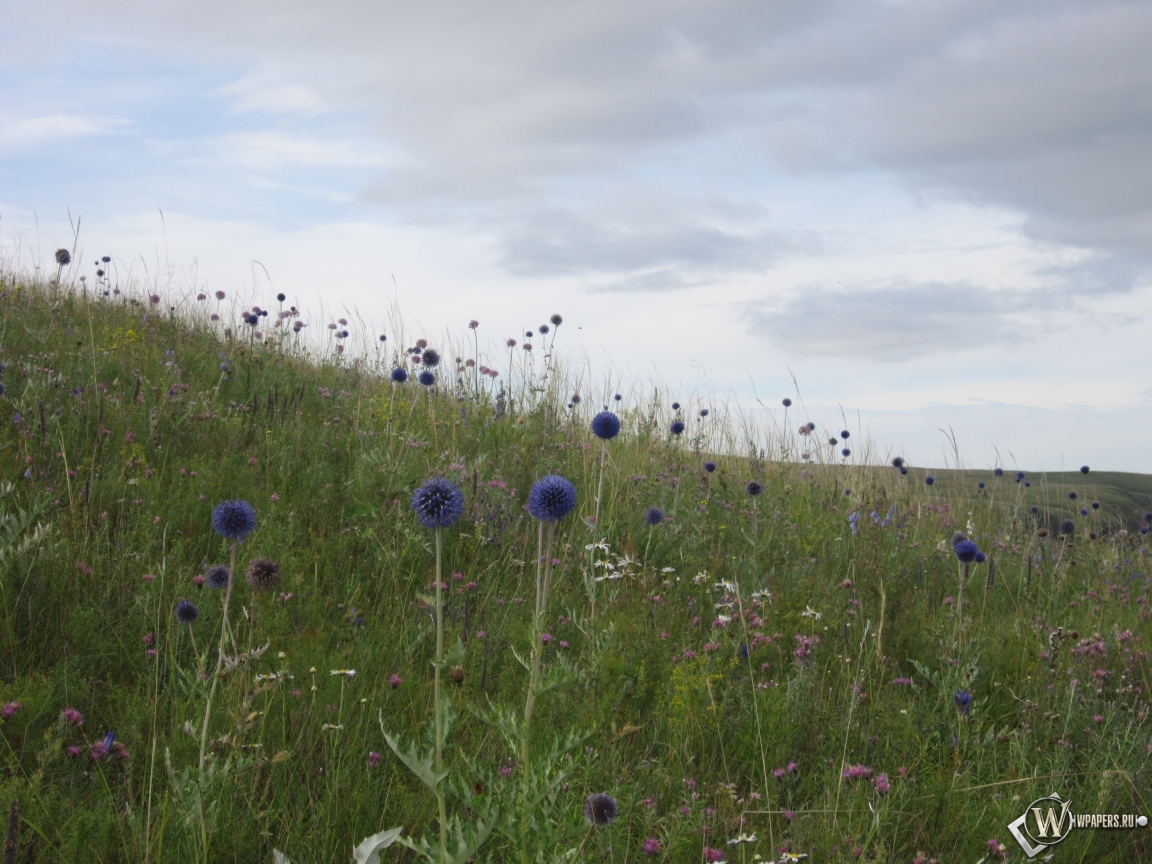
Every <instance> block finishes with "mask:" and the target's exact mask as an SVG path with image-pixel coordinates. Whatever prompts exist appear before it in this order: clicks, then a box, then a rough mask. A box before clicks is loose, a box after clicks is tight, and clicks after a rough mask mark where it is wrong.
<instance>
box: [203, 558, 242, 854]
mask: <svg viewBox="0 0 1152 864" xmlns="http://www.w3.org/2000/svg"><path fill="white" fill-rule="evenodd" d="M237 545H239V544H238V542H237V541H236V540H233V541H232V558H231V561H230V563H229V564H228V585H227V586H226V587H225V588H224V606H223V611H222V612H221V618H223V619H224V620H223V622H222V623H221V624H220V644H219V645H218V646H217V652H216V670H215V671H214V672H213V673H212V686H211V687H210V688H209V690H208V702H207V704H206V705H205V706H204V722H203V723H201V724H200V761H199V763H198V768H197V781H198V782H197V790H198V792H197V797H198V807H199V810H200V814H199V815H200V845H201V849H202V851H203V852H204V860H205V861H207V860H208V824H207V822H206V821H205V819H204V786H203V778H204V755H205V753H206V751H207V749H208V723H209V721H210V720H211V719H212V700H213V699H214V698H215V696H216V687H217V685H218V684H219V683H220V672H221V670H222V669H223V668H224V646H225V644H226V640H227V637H228V601H229V600H230V599H231V598H232V582H233V581H234V580H235V575H234V574H235V572H236V547H237Z"/></svg>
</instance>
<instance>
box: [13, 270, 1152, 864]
mask: <svg viewBox="0 0 1152 864" xmlns="http://www.w3.org/2000/svg"><path fill="white" fill-rule="evenodd" d="M59 272H60V273H63V272H64V271H63V267H61V268H60V271H59ZM253 304H255V306H256V308H255V309H254V308H253ZM257 310H258V311H257ZM546 311H547V312H551V311H553V310H546ZM481 312H482V310H478V311H477V312H476V313H475V314H477V315H478V317H482V316H481ZM539 317H540V325H539V326H537V325H534V326H533V327H532V330H531V333H530V335H526V334H528V331H523V332H520V333H516V334H511V335H512V336H514V337H515V338H514V339H510V340H509V341H510V342H515V344H514V345H510V344H507V343H505V342H504V341H503V339H504V334H500V337H501V341H500V342H499V343H497V344H499V345H501V346H503V347H500V348H498V349H494V350H492V351H491V353H490V354H489V353H488V352H487V350H485V351H482V350H481V345H482V340H481V334H483V333H484V328H483V324H482V323H478V322H468V321H461V322H459V330H458V333H457V334H456V335H455V336H453V337H452V338H448V337H444V338H432V337H431V336H428V337H427V338H425V334H408V333H405V332H404V331H403V328H402V326H401V324H400V322H399V319H396V320H395V321H394V323H393V326H392V327H391V329H389V330H388V331H387V332H383V333H378V332H372V331H370V330H369V329H368V328H367V327H366V325H364V324H363V322H360V321H354V322H353V323H351V324H350V323H348V320H347V319H339V320H338V319H336V318H333V319H332V320H328V319H319V320H306V319H304V318H303V317H302V316H299V315H298V313H296V312H295V310H293V309H291V308H290V307H289V306H288V305H286V301H285V299H284V298H283V297H280V298H279V299H278V298H277V297H276V296H274V295H272V294H269V296H265V297H255V298H250V299H248V300H246V301H245V302H244V303H243V304H241V303H240V302H238V301H237V299H236V298H232V297H227V296H225V297H220V298H218V297H217V296H213V295H204V294H201V295H197V294H196V293H194V292H193V293H186V294H181V295H175V294H173V295H169V294H167V293H165V294H164V296H161V295H160V294H159V293H156V294H151V293H150V291H148V290H147V289H141V288H139V287H133V286H129V285H119V284H116V283H114V281H113V280H112V279H111V277H109V276H107V275H104V274H102V275H101V276H100V277H99V278H98V280H97V281H95V282H94V283H93V284H87V285H86V284H82V283H80V282H78V281H76V282H69V281H67V280H65V281H64V282H62V283H57V282H53V281H49V280H45V279H40V280H35V279H32V278H29V277H27V276H25V275H21V274H18V273H13V272H8V273H6V274H5V275H3V277H2V278H0V363H2V364H3V371H2V373H0V383H2V384H3V395H2V396H0V476H2V482H3V486H2V487H0V520H2V521H0V603H2V606H0V646H2V647H0V705H2V706H3V707H2V709H0V763H2V765H3V771H2V773H0V808H2V812H3V814H4V819H5V825H6V827H7V834H6V845H5V847H4V856H5V857H4V859H3V860H4V861H5V862H57V861H70V862H157V864H159V862H185V861H187V862H196V861H212V862H217V861H221V862H222V861H235V862H273V861H277V862H280V861H291V862H293V864H312V862H324V864H328V862H336V861H349V860H357V861H373V860H375V861H380V862H389V861H415V860H428V861H437V862H438V861H458V862H460V864H464V862H467V861H475V862H487V861H491V862H520V864H537V862H569V861H570V862H577V861H618V862H642V861H653V862H716V861H727V862H732V864H735V862H739V864H746V862H753V861H764V862H768V861H794V860H805V859H806V860H808V861H812V862H826V861H836V862H855V861H862V862H881V861H883V862H914V861H915V862H920V864H927V862H930V861H935V862H960V861H964V862H978V861H984V862H993V861H1023V860H1025V858H1024V855H1023V853H1022V852H1021V850H1020V848H1019V847H1018V846H1017V844H1016V843H1015V841H1014V840H1013V839H1012V838H1011V837H1010V836H1009V834H1008V830H1007V827H1006V826H1007V825H1008V823H1010V822H1011V821H1012V820H1014V819H1016V818H1017V817H1018V816H1020V815H1021V814H1022V813H1024V810H1025V808H1026V807H1027V806H1028V804H1029V803H1030V802H1032V801H1033V800H1034V799H1037V798H1040V797H1043V796H1047V795H1049V794H1052V793H1054V792H1055V793H1059V794H1060V795H1061V796H1062V797H1063V798H1065V799H1071V801H1072V809H1073V811H1075V812H1079V813H1121V814H1130V813H1131V814H1135V813H1144V814H1148V813H1149V812H1150V811H1152V806H1150V804H1149V802H1148V800H1147V799H1145V797H1144V789H1145V788H1147V787H1148V785H1149V782H1150V781H1149V772H1148V768H1149V764H1150V754H1152V734H1150V733H1152V729H1150V725H1149V710H1150V706H1149V702H1148V698H1147V697H1148V694H1147V692H1146V691H1147V690H1148V689H1149V686H1150V685H1149V680H1148V673H1149V656H1148V642H1149V638H1150V633H1152V631H1150V628H1149V623H1148V619H1149V610H1148V585H1149V580H1148V561H1147V560H1146V550H1147V549H1148V533H1147V532H1148V525H1149V521H1152V513H1148V515H1145V514H1146V513H1147V511H1150V510H1152V478H1148V477H1142V476H1138V475H1120V474H1115V475H1103V476H1100V475H1097V474H1096V473H1095V472H1092V471H1091V470H1087V471H1085V472H1083V473H1082V472H1079V471H1071V472H1068V473H1064V474H1059V475H1052V474H1049V475H1042V474H1030V473H1028V472H1020V471H1018V470H1017V468H1016V467H1015V466H1002V470H992V468H989V469H987V470H981V471H975V470H968V469H963V470H962V469H961V468H959V467H957V466H953V469H952V470H929V469H926V468H924V467H921V466H910V465H907V464H905V465H903V467H901V466H900V465H898V464H892V463H893V457H897V462H898V461H899V459H898V454H890V453H883V454H880V453H879V452H877V451H875V450H874V449H873V448H872V447H870V446H867V445H861V446H859V447H858V445H857V442H858V441H859V440H860V439H861V438H862V437H863V436H862V435H861V433H860V430H858V429H854V430H850V429H848V428H847V427H846V426H845V425H844V424H843V423H842V422H841V421H840V418H838V417H827V416H825V417H817V416H812V417H810V416H809V415H808V414H807V413H805V412H804V411H803V409H802V404H801V399H800V397H799V395H798V394H795V393H793V394H780V398H781V400H783V399H784V398H786V397H787V398H788V399H789V402H790V403H793V402H794V403H795V404H790V405H789V407H787V408H785V406H784V405H783V404H782V403H781V404H780V406H779V407H776V406H773V407H772V410H771V411H762V412H760V413H759V414H756V413H752V412H750V411H742V410H740V409H739V408H738V406H733V405H728V404H719V403H717V402H716V400H715V398H714V397H712V396H711V395H710V394H707V393H680V394H677V393H668V392H665V391H664V390H662V389H661V388H659V387H651V386H648V385H646V384H636V385H627V386H625V385H621V384H619V383H613V382H612V381H609V380H604V381H600V382H598V381H589V380H586V379H584V378H582V377H581V373H578V372H576V371H575V370H576V369H577V367H575V366H574V365H571V364H569V363H567V362H566V361H565V360H564V359H563V358H564V345H565V333H566V330H565V327H567V326H571V325H570V324H566V323H565V322H564V321H563V319H562V318H561V317H560V316H559V315H555V316H551V317H549V315H548V314H542V315H540V316H539ZM526 343H527V345H530V346H531V347H530V348H527V347H526ZM483 344H490V343H489V342H488V340H487V338H486V337H485V339H484V340H483ZM422 376H423V377H422ZM401 379H403V380H401ZM606 414H607V415H608V417H607V419H606V417H605V415H606ZM845 451H847V452H846V454H845ZM993 467H995V466H993ZM1085 468H1086V469H1087V468H1088V466H1085ZM558 478H561V479H558ZM929 480H931V481H932V482H931V483H929V482H928V481H929ZM1073 495H1075V497H1072V496H1073ZM958 533H961V534H963V535H964V536H963V537H960V536H957V534H958ZM977 552H978V554H977ZM394 829H398V830H394ZM0 830H2V829H0ZM1150 831H1152V829H1149V828H1144V829H1130V830H1129V829H1125V830H1119V829H1115V830H1106V829H1100V830H1092V829H1077V830H1074V831H1073V832H1072V833H1071V835H1070V836H1069V837H1068V838H1067V839H1066V840H1064V841H1063V842H1062V843H1061V844H1060V845H1059V846H1056V847H1053V848H1052V849H1050V850H1049V854H1051V855H1052V856H1053V857H1052V859H1051V860H1054V861H1057V862H1061V861H1066V862H1079V861H1092V862H1122V861H1141V860H1152V836H1150V834H1149V832H1150ZM366 838H367V839H366ZM362 841H363V842H362ZM354 848H355V849H357V850H358V851H357V853H356V857H355V858H354V857H353V850H354ZM1036 860H1041V859H1039V858H1038V859H1036Z"/></svg>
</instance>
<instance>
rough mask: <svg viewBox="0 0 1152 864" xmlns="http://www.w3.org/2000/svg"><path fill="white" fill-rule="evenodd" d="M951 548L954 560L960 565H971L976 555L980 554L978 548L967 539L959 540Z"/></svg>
mask: <svg viewBox="0 0 1152 864" xmlns="http://www.w3.org/2000/svg"><path fill="white" fill-rule="evenodd" d="M952 548H953V550H954V551H955V552H956V560H957V561H959V562H960V563H961V564H971V563H972V562H973V561H975V560H976V555H977V554H978V553H979V552H980V547H979V546H977V545H976V544H975V543H974V542H972V541H971V540H968V539H964V540H961V541H960V542H959V543H956V544H955V545H954V546H953V547H952Z"/></svg>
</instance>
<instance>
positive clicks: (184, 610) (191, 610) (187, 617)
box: [176, 600, 200, 627]
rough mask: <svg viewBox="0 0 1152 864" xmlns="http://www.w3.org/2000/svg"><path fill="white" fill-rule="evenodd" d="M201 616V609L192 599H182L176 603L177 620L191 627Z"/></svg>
mask: <svg viewBox="0 0 1152 864" xmlns="http://www.w3.org/2000/svg"><path fill="white" fill-rule="evenodd" d="M199 617H200V610H199V609H197V608H196V605H195V604H194V603H193V602H192V601H191V600H181V601H180V602H179V603H177V604H176V620H177V621H178V622H180V623H181V624H185V625H187V626H189V627H191V626H192V625H193V624H195V623H196V619H197V618H199Z"/></svg>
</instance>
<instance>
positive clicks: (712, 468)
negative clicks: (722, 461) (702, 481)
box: [704, 462, 716, 474]
mask: <svg viewBox="0 0 1152 864" xmlns="http://www.w3.org/2000/svg"><path fill="white" fill-rule="evenodd" d="M704 470H705V471H707V472H708V473H709V474H711V473H712V472H713V471H715V470H716V463H715V462H705V463H704Z"/></svg>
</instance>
